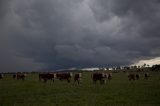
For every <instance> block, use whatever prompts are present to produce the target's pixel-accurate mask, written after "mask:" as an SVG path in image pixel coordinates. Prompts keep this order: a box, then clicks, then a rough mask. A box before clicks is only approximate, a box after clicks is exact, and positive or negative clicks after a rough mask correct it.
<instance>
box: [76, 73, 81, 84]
mask: <svg viewBox="0 0 160 106" xmlns="http://www.w3.org/2000/svg"><path fill="white" fill-rule="evenodd" d="M81 79H82V73H76V74H75V75H74V82H77V83H78V84H79V83H80V81H81Z"/></svg>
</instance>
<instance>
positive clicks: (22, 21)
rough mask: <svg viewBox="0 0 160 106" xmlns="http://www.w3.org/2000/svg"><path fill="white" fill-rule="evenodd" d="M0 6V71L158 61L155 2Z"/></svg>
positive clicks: (74, 0)
mask: <svg viewBox="0 0 160 106" xmlns="http://www.w3.org/2000/svg"><path fill="white" fill-rule="evenodd" d="M2 4H3V6H2V7H1V8H0V17H2V18H1V20H0V23H2V24H1V25H0V28H1V30H0V33H1V34H2V36H0V38H1V40H0V41H1V42H0V44H1V46H0V47H1V51H2V52H1V54H0V57H3V58H2V60H1V61H0V63H1V70H10V69H12V70H13V71H17V70H18V71H26V70H27V71H28V70H30V71H31V70H42V69H43V70H47V69H48V70H56V69H64V68H72V67H78V68H82V67H92V66H116V65H129V64H132V63H134V62H135V61H138V60H139V59H141V58H152V57H158V56H159V55H160V54H159V42H158V41H159V39H160V38H159V31H158V29H159V27H160V26H159V25H160V23H159V21H158V19H159V18H160V14H159V12H160V8H159V7H160V6H159V5H160V3H159V1H158V0H152V1H151V0H141V1H138V0H136V1H133V0H123V1H119V0H70V1H64V0H46V1H44V0H38V1H37V0H24V1H21V0H10V1H9V0H8V1H7V2H6V1H1V5H2ZM4 61H6V62H4ZM7 63H9V66H13V67H12V68H8V67H7ZM2 66H3V67H2Z"/></svg>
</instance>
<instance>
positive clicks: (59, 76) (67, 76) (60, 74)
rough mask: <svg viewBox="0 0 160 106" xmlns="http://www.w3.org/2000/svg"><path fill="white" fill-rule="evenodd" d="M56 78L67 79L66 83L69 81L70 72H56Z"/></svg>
mask: <svg viewBox="0 0 160 106" xmlns="http://www.w3.org/2000/svg"><path fill="white" fill-rule="evenodd" d="M56 77H57V79H59V80H61V81H62V80H67V81H68V83H69V82H70V81H71V77H72V73H57V74H56Z"/></svg>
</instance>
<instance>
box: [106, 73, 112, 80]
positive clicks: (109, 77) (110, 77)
mask: <svg viewBox="0 0 160 106" xmlns="http://www.w3.org/2000/svg"><path fill="white" fill-rule="evenodd" d="M107 76H108V80H109V81H110V80H111V79H112V73H108V75H107Z"/></svg>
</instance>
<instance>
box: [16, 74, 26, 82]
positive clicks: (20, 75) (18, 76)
mask: <svg viewBox="0 0 160 106" xmlns="http://www.w3.org/2000/svg"><path fill="white" fill-rule="evenodd" d="M26 76H27V75H26V74H25V73H17V74H16V78H17V80H19V79H22V80H25V77H26Z"/></svg>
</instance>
